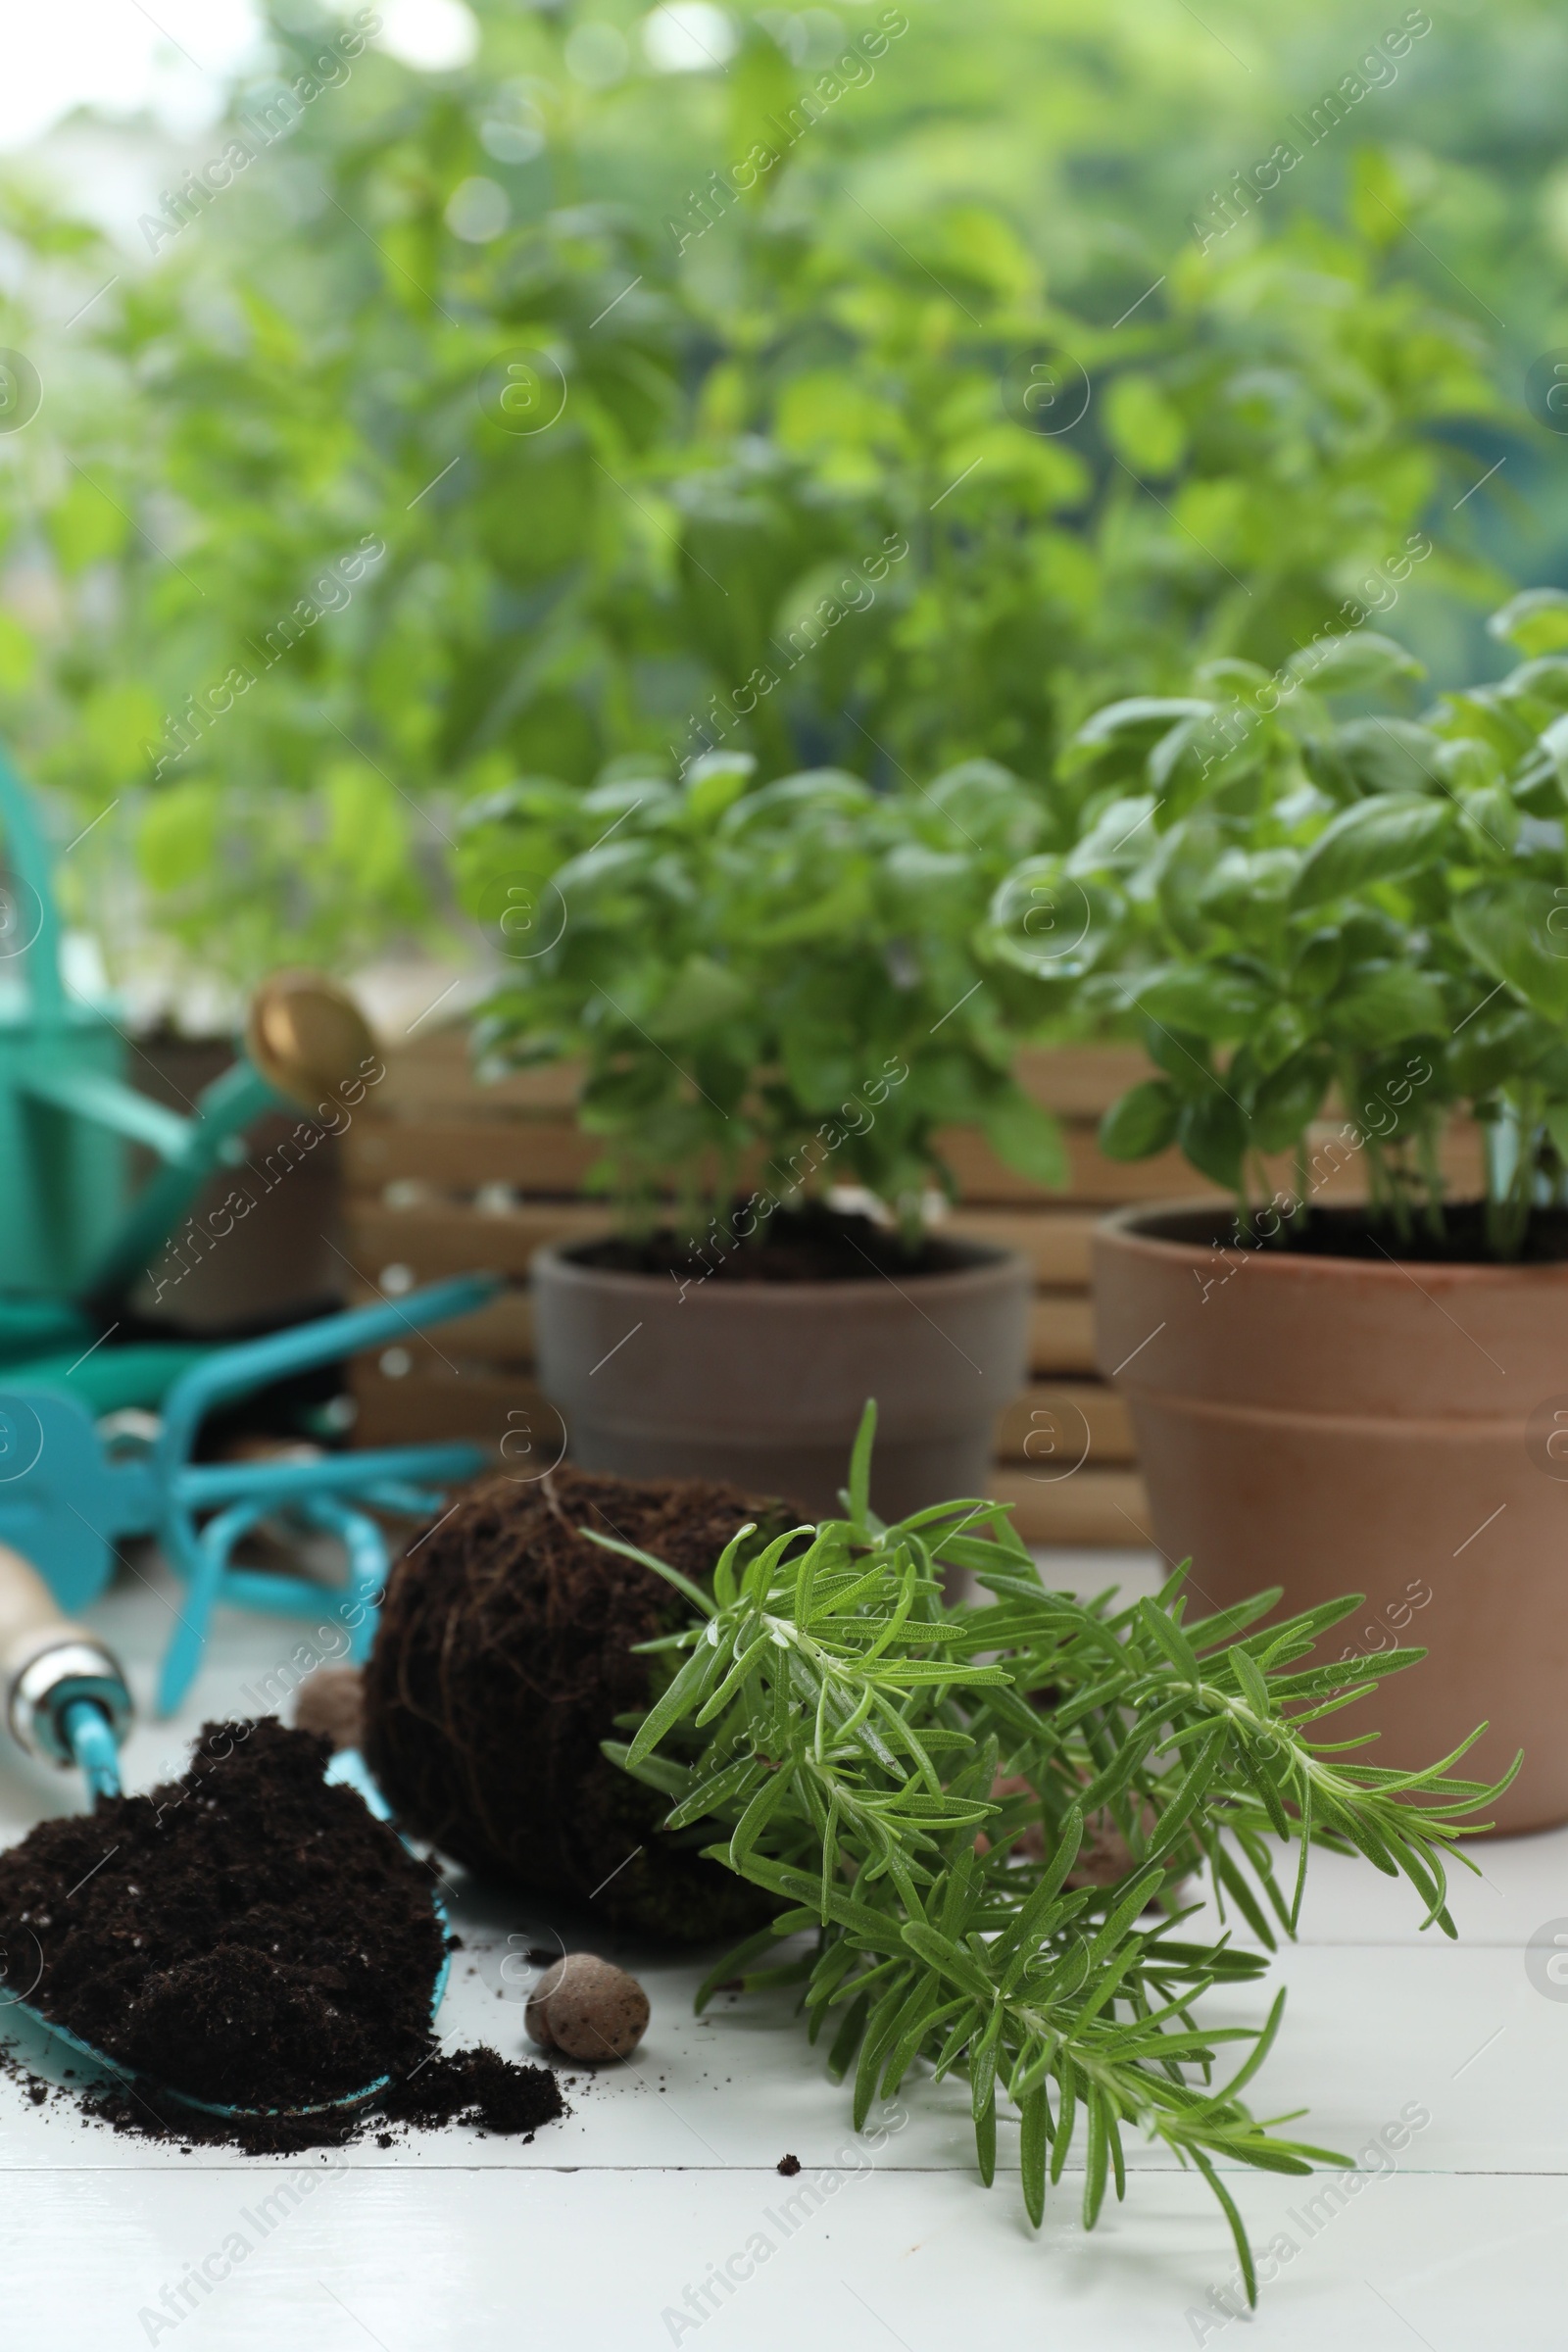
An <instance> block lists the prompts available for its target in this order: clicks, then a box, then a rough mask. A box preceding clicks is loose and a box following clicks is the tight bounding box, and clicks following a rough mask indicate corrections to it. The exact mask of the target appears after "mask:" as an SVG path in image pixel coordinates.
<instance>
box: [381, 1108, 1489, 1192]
mask: <svg viewBox="0 0 1568 2352" xmlns="http://www.w3.org/2000/svg"><path fill="white" fill-rule="evenodd" d="M1339 1133H1340V1131H1339V1130H1338V1129H1337V1128H1333V1127H1322V1128H1315V1129H1313V1130H1312V1132H1311V1136H1310V1138H1309V1146H1310V1148H1311V1149H1312V1150H1314V1151H1316V1150H1321V1149H1323V1148H1324V1147H1326V1146H1327V1145H1328V1144H1329V1142H1330V1140H1331V1138H1334V1137H1336V1136H1337V1135H1338V1134H1339ZM1063 1141H1064V1144H1065V1147H1066V1158H1067V1181H1066V1184H1065V1185H1064V1186H1063V1188H1062V1190H1061V1191H1060V1192H1048V1191H1046V1190H1045V1188H1044V1187H1043V1186H1041V1185H1038V1184H1036V1183H1034V1182H1033V1181H1032V1180H1031V1179H1030V1178H1029V1177H1027V1176H1020V1175H1019V1174H1018V1173H1017V1171H1016V1170H1015V1169H1012V1168H1009V1167H1007V1166H1005V1164H1004V1162H1003V1161H1002V1160H1000V1159H998V1157H997V1155H996V1153H995V1152H993V1151H992V1150H991V1148H990V1146H989V1145H988V1144H987V1143H986V1141H985V1139H984V1137H983V1136H981V1135H979V1134H978V1133H977V1132H976V1131H975V1130H974V1129H972V1128H966V1127H953V1128H945V1129H944V1130H943V1131H942V1132H941V1134H940V1135H939V1136H938V1138H937V1145H938V1149H939V1151H940V1152H941V1153H942V1155H943V1157H944V1158H945V1159H946V1160H947V1162H948V1164H949V1166H950V1167H951V1168H952V1170H953V1173H954V1175H955V1177H956V1181H957V1184H958V1188H959V1192H960V1194H961V1196H962V1198H963V1200H964V1201H970V1202H975V1203H989V1204H994V1205H998V1206H1002V1205H1011V1204H1014V1203H1016V1204H1020V1205H1021V1204H1025V1203H1027V1204H1030V1205H1034V1206H1044V1205H1046V1204H1048V1203H1049V1204H1051V1205H1054V1206H1065V1205H1067V1204H1069V1203H1072V1202H1088V1203H1097V1204H1103V1205H1104V1206H1107V1207H1108V1206H1112V1205H1116V1204H1120V1203H1123V1202H1131V1201H1169V1200H1181V1199H1184V1198H1199V1197H1205V1196H1206V1197H1207V1198H1210V1199H1214V1200H1221V1199H1224V1198H1225V1196H1224V1195H1223V1194H1222V1193H1221V1192H1220V1190H1219V1188H1218V1186H1216V1185H1210V1184H1206V1183H1205V1182H1204V1181H1203V1179H1202V1178H1201V1176H1200V1175H1199V1174H1198V1173H1197V1171H1196V1170H1195V1169H1193V1168H1191V1167H1189V1166H1188V1164H1187V1162H1186V1160H1185V1159H1183V1157H1182V1155H1181V1153H1180V1152H1176V1151H1170V1152H1158V1153H1156V1154H1155V1156H1154V1157H1153V1158H1152V1159H1135V1160H1109V1159H1106V1158H1105V1157H1104V1156H1103V1154H1102V1152H1100V1150H1099V1148H1098V1146H1097V1144H1096V1141H1095V1129H1094V1128H1093V1126H1089V1125H1083V1124H1073V1123H1069V1124H1068V1125H1067V1126H1066V1127H1065V1128H1064V1129H1063ZM340 1149H341V1151H342V1153H343V1163H344V1169H345V1174H346V1177H347V1181H348V1184H349V1187H350V1189H351V1190H353V1191H361V1192H367V1191H380V1190H382V1188H384V1187H385V1186H386V1185H387V1184H389V1183H392V1182H395V1181H398V1180H403V1181H407V1180H409V1179H415V1180H417V1181H420V1182H423V1183H427V1184H430V1185H433V1186H434V1187H436V1188H437V1189H438V1190H440V1191H444V1192H453V1193H471V1192H473V1191H474V1190H475V1189H476V1188H477V1187H478V1186H480V1185H483V1184H510V1185H512V1186H514V1187H515V1189H516V1191H517V1192H519V1193H521V1194H522V1195H523V1196H524V1197H525V1198H526V1197H527V1196H529V1195H531V1194H558V1195H559V1194H571V1193H574V1192H576V1191H577V1189H578V1187H579V1186H580V1185H581V1183H582V1180H583V1178H584V1177H585V1176H586V1175H587V1173H588V1170H589V1168H590V1167H592V1165H593V1164H594V1162H595V1160H597V1159H598V1158H599V1156H600V1147H599V1145H598V1144H597V1142H595V1141H594V1139H593V1138H592V1137H589V1136H584V1135H579V1134H578V1132H577V1130H576V1128H575V1127H573V1126H571V1125H569V1124H567V1123H566V1122H564V1121H563V1120H561V1119H557V1118H550V1119H546V1118H539V1119H520V1118H516V1119H500V1118H492V1119H485V1118H477V1117H468V1118H457V1117H454V1118H430V1119H424V1120H418V1121H409V1122H404V1121H401V1120H395V1119H381V1118H373V1119H372V1118H362V1119H359V1120H358V1121H356V1123H355V1125H354V1126H353V1127H351V1128H350V1129H349V1130H348V1131H347V1133H346V1134H345V1135H344V1137H343V1139H342V1143H341V1146H340ZM1339 1149H1340V1150H1342V1151H1343V1149H1344V1148H1343V1146H1341V1147H1339ZM1480 1152H1481V1142H1480V1137H1479V1135H1478V1133H1477V1132H1476V1130H1475V1129H1474V1128H1473V1127H1471V1126H1463V1127H1460V1128H1457V1129H1455V1131H1454V1132H1453V1133H1452V1134H1451V1135H1450V1136H1449V1138H1448V1139H1447V1140H1446V1144H1445V1148H1444V1154H1443V1156H1444V1165H1445V1168H1446V1172H1447V1174H1448V1177H1449V1181H1450V1183H1451V1184H1452V1185H1453V1187H1454V1189H1455V1190H1456V1191H1457V1192H1460V1193H1465V1192H1474V1191H1476V1190H1478V1189H1479V1186H1480V1174H1481V1159H1480ZM1266 1164H1267V1166H1268V1169H1269V1172H1270V1176H1271V1180H1272V1181H1273V1183H1274V1184H1275V1185H1276V1186H1278V1187H1279V1188H1280V1189H1282V1190H1286V1191H1288V1190H1290V1189H1291V1187H1292V1186H1293V1184H1294V1182H1295V1170H1294V1165H1293V1163H1292V1162H1291V1160H1289V1159H1288V1158H1280V1159H1277V1160H1270V1161H1268V1162H1267V1163H1266ZM743 1181H744V1179H743ZM1363 1190H1364V1173H1363V1169H1362V1165H1361V1158H1360V1154H1359V1153H1354V1152H1347V1153H1346V1155H1345V1157H1344V1161H1343V1164H1334V1163H1333V1162H1332V1161H1331V1163H1330V1172H1329V1173H1328V1174H1327V1175H1326V1176H1325V1179H1324V1181H1323V1183H1322V1186H1321V1189H1320V1190H1319V1191H1318V1193H1317V1198H1318V1199H1319V1200H1321V1201H1355V1200H1359V1199H1360V1198H1361V1195H1362V1192H1363Z"/></svg>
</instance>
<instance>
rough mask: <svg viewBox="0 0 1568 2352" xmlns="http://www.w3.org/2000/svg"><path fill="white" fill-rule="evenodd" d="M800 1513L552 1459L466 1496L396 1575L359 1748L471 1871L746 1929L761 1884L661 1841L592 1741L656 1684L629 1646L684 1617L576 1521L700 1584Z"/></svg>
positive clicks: (632, 1789)
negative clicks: (726, 1559) (745, 1533)
mask: <svg viewBox="0 0 1568 2352" xmlns="http://www.w3.org/2000/svg"><path fill="white" fill-rule="evenodd" d="M749 1519H752V1520H756V1521H757V1522H758V1524H759V1527H760V1539H759V1540H760V1541H763V1540H765V1539H766V1537H767V1536H769V1535H774V1534H778V1533H779V1532H781V1531H782V1530H783V1529H784V1528H785V1527H788V1526H792V1525H795V1524H798V1520H797V1515H796V1514H795V1513H794V1512H792V1511H789V1510H787V1509H786V1508H785V1506H784V1505H782V1504H780V1503H778V1502H776V1501H772V1500H766V1499H763V1500H760V1499H758V1498H757V1497H756V1496H752V1495H743V1494H741V1493H740V1492H739V1491H738V1490H737V1489H735V1488H733V1487H727V1486H720V1485H716V1484H714V1483H712V1482H711V1481H708V1480H701V1479H661V1480H648V1481H642V1482H639V1481H635V1480H631V1479H623V1478H613V1477H611V1476H609V1475H608V1474H596V1473H593V1472H588V1471H578V1470H570V1469H563V1470H557V1471H553V1472H552V1473H551V1474H550V1475H549V1476H548V1477H546V1478H542V1479H538V1480H536V1481H534V1482H533V1483H532V1484H530V1485H527V1486H519V1485H518V1484H516V1483H515V1481H514V1480H512V1479H509V1478H498V1479H492V1480H489V1481H487V1482H486V1483H485V1484H484V1485H482V1486H480V1487H477V1488H474V1489H471V1490H470V1491H469V1493H468V1494H467V1495H466V1497H465V1498H464V1500H463V1501H462V1502H461V1503H459V1505H458V1506H457V1508H456V1509H455V1510H454V1511H452V1512H451V1513H450V1514H449V1515H448V1517H447V1518H445V1519H444V1520H442V1521H440V1522H439V1523H438V1524H437V1526H436V1527H435V1528H434V1529H433V1530H432V1531H431V1532H430V1533H429V1534H428V1535H426V1536H423V1537H421V1538H419V1539H418V1540H417V1544H416V1545H415V1547H414V1548H413V1549H412V1550H411V1551H410V1552H408V1553H407V1554H406V1555H405V1556H404V1558H403V1559H401V1560H400V1561H399V1562H398V1564H397V1566H396V1567H395V1568H394V1569H393V1571H392V1576H391V1579H390V1582H389V1585H388V1589H387V1594H386V1599H385V1602H384V1604H383V1607H382V1611H381V1621H380V1626H379V1629H378V1631H377V1634H376V1639H375V1646H374V1649H373V1650H372V1652H371V1655H370V1660H369V1663H368V1666H367V1668H366V1674H365V1713H366V1742H365V1744H366V1754H367V1758H368V1762H369V1765H370V1768H371V1770H372V1771H373V1772H374V1774H375V1776H376V1779H377V1781H378V1782H379V1784H380V1787H381V1789H382V1790H383V1791H384V1793H385V1795H386V1797H387V1800H388V1802H389V1803H390V1804H391V1805H392V1806H393V1807H394V1809H395V1810H396V1812H397V1813H398V1815H399V1818H400V1819H401V1820H402V1821H403V1823H404V1825H405V1826H406V1827H407V1828H408V1829H410V1830H411V1831H413V1832H415V1833H416V1834H417V1836H419V1837H421V1838H429V1839H430V1840H431V1842H432V1843H433V1844H435V1845H438V1846H439V1847H440V1848H441V1849H442V1851H443V1852H445V1853H449V1854H451V1855H453V1856H454V1857H455V1858H456V1859H457V1860H458V1861H460V1862H465V1863H466V1864H467V1865H468V1867H469V1868H470V1869H472V1870H475V1871H478V1872H481V1873H484V1874H488V1875H490V1876H492V1877H497V1878H501V1879H504V1880H508V1881H510V1882H512V1883H513V1884H515V1885H517V1886H520V1887H526V1888H527V1889H528V1890H529V1891H530V1892H531V1893H534V1894H551V1895H558V1896H564V1897H565V1898H567V1899H569V1900H572V1901H574V1902H577V1903H580V1904H582V1905H583V1906H585V1907H586V1906H588V1905H590V1904H591V1905H592V1908H593V1916H594V1917H596V1918H599V1919H602V1920H603V1921H604V1922H605V1924H606V1925H607V1926H608V1927H634V1928H638V1929H641V1930H643V1931H645V1932H648V1933H651V1934H654V1935H659V1936H669V1937H672V1938H675V1939H677V1940H680V1941H699V1940H702V1939H704V1938H706V1937H709V1936H712V1937H718V1936H733V1935H737V1934H744V1933H745V1932H746V1930H747V1929H748V1928H749V1927H754V1926H756V1925H757V1924H758V1923H759V1918H760V1916H765V1911H763V1912H761V1913H760V1912H759V1902H760V1898H759V1896H758V1894H757V1891H756V1889H755V1888H752V1887H748V1886H746V1885H745V1883H744V1882H743V1881H741V1880H739V1879H736V1878H734V1877H732V1876H731V1874H730V1873H729V1872H727V1871H725V1870H722V1869H721V1868H720V1867H719V1866H718V1865H717V1864H716V1863H712V1862H707V1861H705V1860H704V1859H703V1858H702V1855H701V1853H700V1852H698V1851H697V1850H696V1849H697V1847H698V1845H699V1844H700V1843H702V1842H703V1841H704V1840H705V1839H706V1838H707V1836H708V1834H709V1833H707V1832H706V1831H698V1832H688V1833H686V1834H685V1835H684V1837H681V1836H676V1837H673V1838H672V1837H669V1836H667V1835H665V1834H663V1833H661V1832H660V1830H659V1828H658V1824H659V1822H660V1821H661V1819H662V1816H663V1814H664V1813H665V1812H667V1810H668V1803H667V1800H666V1799H665V1798H663V1797H662V1796H661V1795H660V1794H659V1792H658V1791H657V1790H654V1789H648V1788H646V1787H644V1785H643V1784H642V1783H641V1782H639V1781H634V1780H632V1779H630V1778H629V1776H628V1775H627V1774H625V1773H624V1772H622V1771H620V1769H619V1768H618V1767H617V1766H615V1765H613V1764H612V1763H611V1762H610V1761H609V1759H608V1758H607V1757H606V1756H605V1755H604V1754H603V1752H602V1749H601V1744H600V1743H601V1741H603V1740H610V1739H613V1738H616V1737H624V1732H623V1730H622V1729H621V1727H620V1726H619V1724H618V1722H617V1719H619V1718H624V1717H627V1716H633V1717H635V1716H636V1715H639V1714H641V1713H642V1712H643V1711H644V1710H645V1709H646V1708H647V1706H648V1705H649V1703H650V1699H651V1696H652V1695H653V1691H654V1690H655V1688H656V1680H655V1678H656V1676H660V1677H661V1678H662V1677H663V1676H667V1674H668V1671H669V1667H668V1663H667V1659H666V1657H665V1656H663V1655H661V1656H659V1657H657V1658H648V1657H637V1656H634V1655H633V1654H632V1652H633V1648H634V1645H635V1644H636V1643H637V1642H647V1641H650V1640H652V1639H653V1638H654V1637H655V1636H656V1635H659V1634H662V1633H667V1632H669V1631H672V1630H673V1629H674V1628H676V1627H678V1626H679V1625H681V1624H683V1623H684V1622H685V1621H686V1620H687V1618H688V1616H689V1614H690V1611H689V1609H688V1606H687V1604H686V1603H685V1602H684V1601H683V1600H681V1599H680V1597H679V1596H678V1594H676V1593H674V1592H673V1591H672V1590H671V1588H670V1587H669V1586H668V1585H667V1584H665V1583H664V1581H663V1580H662V1578H661V1577H659V1576H656V1575H655V1573H654V1572H653V1570H652V1569H649V1568H644V1567H642V1566H640V1565H639V1563H638V1562H636V1561H635V1560H628V1559H625V1558H623V1557H622V1556H621V1555H620V1554H619V1553H616V1552H612V1551H606V1550H604V1549H603V1548H602V1547H601V1546H600V1545H599V1544H594V1543H592V1542H590V1541H589V1540H588V1539H587V1538H586V1537H585V1536H583V1535H580V1534H579V1533H578V1530H579V1529H580V1528H582V1527H585V1526H586V1527H591V1528H594V1529H597V1530H598V1531H600V1532H602V1533H603V1534H605V1535H607V1536H618V1537H620V1538H621V1539H622V1541H624V1542H626V1543H630V1544H636V1545H637V1546H638V1547H639V1548H640V1549H642V1550H645V1551H649V1552H652V1553H653V1554H654V1555H655V1556H656V1557H657V1558H659V1559H662V1560H663V1561H665V1562H666V1563H667V1564H668V1565H669V1566H670V1567H672V1568H677V1569H679V1570H680V1571H681V1572H682V1573H683V1574H684V1575H686V1576H688V1577H690V1578H691V1579H692V1580H693V1581H694V1582H696V1583H699V1584H701V1583H705V1582H706V1580H707V1579H708V1578H709V1577H710V1576H711V1573H712V1568H713V1564H714V1562H715V1561H716V1559H717V1558H718V1555H719V1553H720V1552H721V1551H722V1549H723V1548H724V1545H725V1544H727V1543H728V1542H729V1540H730V1538H731V1537H732V1536H733V1535H734V1534H735V1533H736V1531H737V1530H738V1529H739V1528H740V1527H742V1526H744V1524H745V1523H746V1521H747V1520H749Z"/></svg>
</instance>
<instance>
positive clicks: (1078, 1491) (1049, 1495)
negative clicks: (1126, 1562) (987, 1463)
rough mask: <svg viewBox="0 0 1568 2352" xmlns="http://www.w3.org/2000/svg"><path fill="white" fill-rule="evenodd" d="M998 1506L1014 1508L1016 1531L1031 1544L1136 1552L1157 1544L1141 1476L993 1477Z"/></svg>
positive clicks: (1006, 1473) (1003, 1473)
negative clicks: (1120, 1548) (1112, 1547)
mask: <svg viewBox="0 0 1568 2352" xmlns="http://www.w3.org/2000/svg"><path fill="white" fill-rule="evenodd" d="M991 1492H992V1494H993V1495H995V1497H996V1499H997V1501H998V1502H1010V1503H1011V1504H1012V1505H1013V1521H1012V1523H1013V1525H1014V1527H1016V1529H1017V1530H1018V1533H1019V1535H1020V1536H1022V1538H1023V1540H1024V1542H1025V1543H1026V1544H1092V1545H1098V1544H1105V1545H1121V1546H1124V1547H1125V1548H1127V1549H1128V1550H1135V1549H1138V1548H1139V1547H1141V1546H1143V1545H1146V1544H1151V1543H1152V1541H1153V1538H1152V1535H1151V1533H1150V1528H1149V1500H1148V1496H1147V1495H1146V1494H1145V1492H1144V1482H1143V1480H1142V1479H1141V1478H1140V1477H1139V1475H1138V1473H1137V1471H1136V1470H1094V1469H1083V1470H1080V1471H1079V1472H1078V1474H1077V1476H1076V1477H1075V1478H1063V1479H1056V1480H1054V1481H1053V1480H1047V1479H1042V1478H1035V1477H1032V1476H1031V1475H1030V1474H1029V1472H1028V1471H1026V1470H1017V1469H998V1470H994V1471H993V1472H992V1475H991Z"/></svg>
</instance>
